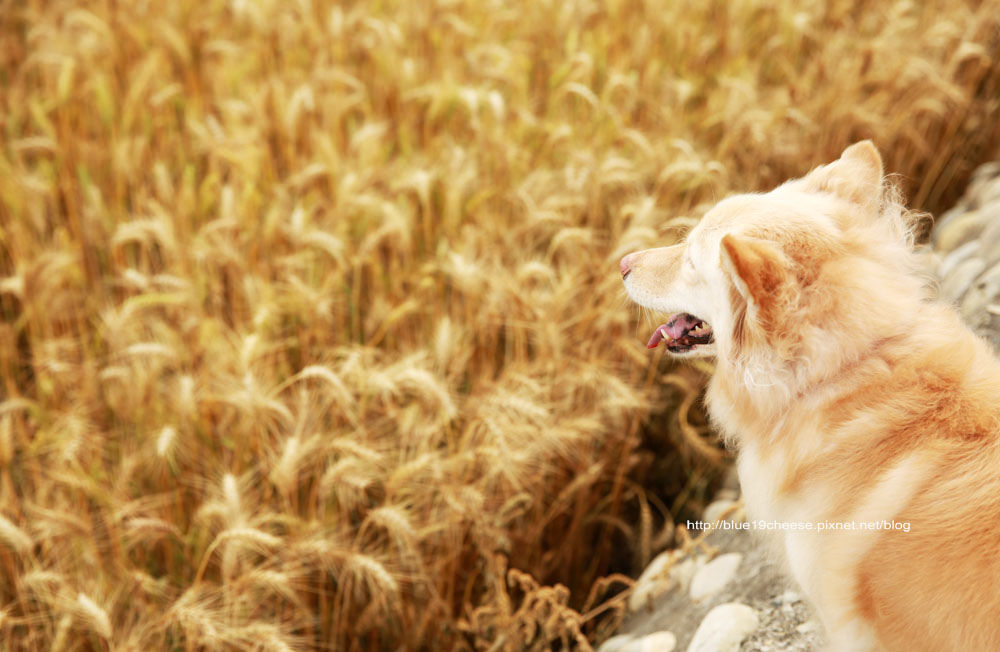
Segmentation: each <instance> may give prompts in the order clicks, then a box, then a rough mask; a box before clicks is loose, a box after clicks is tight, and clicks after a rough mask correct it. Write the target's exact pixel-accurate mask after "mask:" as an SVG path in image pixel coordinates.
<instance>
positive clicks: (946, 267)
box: [937, 240, 979, 278]
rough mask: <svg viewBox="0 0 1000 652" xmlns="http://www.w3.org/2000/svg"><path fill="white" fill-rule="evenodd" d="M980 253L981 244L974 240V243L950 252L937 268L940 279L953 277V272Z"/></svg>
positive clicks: (967, 243) (968, 243)
mask: <svg viewBox="0 0 1000 652" xmlns="http://www.w3.org/2000/svg"><path fill="white" fill-rule="evenodd" d="M978 251H979V242H978V241H976V240H973V241H972V242H966V243H965V244H964V245H962V246H961V247H959V248H958V249H955V250H954V251H952V252H950V253H949V254H948V255H946V256H945V257H944V258H942V259H941V262H940V263H938V266H937V274H938V278H947V277H948V276H950V275H951V273H952V271H953V270H954V269H955V268H956V267H958V264H959V263H962V262H965V260H967V259H968V258H971V257H972V256H974V255H975V254H976V252H978Z"/></svg>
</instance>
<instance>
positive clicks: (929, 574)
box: [621, 141, 1000, 652]
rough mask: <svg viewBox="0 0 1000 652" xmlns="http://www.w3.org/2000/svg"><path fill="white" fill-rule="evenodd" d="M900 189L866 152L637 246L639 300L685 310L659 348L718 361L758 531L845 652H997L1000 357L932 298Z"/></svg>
mask: <svg viewBox="0 0 1000 652" xmlns="http://www.w3.org/2000/svg"><path fill="white" fill-rule="evenodd" d="M896 197H897V195H896V194H895V192H894V190H893V189H892V188H891V187H890V186H888V185H886V184H885V183H884V182H883V179H882V160H881V158H880V157H879V154H878V151H877V150H876V149H875V147H874V146H873V145H872V144H871V142H868V141H865V142H862V143H858V144H855V145H852V146H851V147H849V148H847V149H846V150H845V151H844V153H843V154H842V156H841V157H840V159H838V160H837V161H834V162H833V163H830V164H829V165H826V166H822V167H819V168H817V169H816V170H813V171H812V172H811V173H809V174H808V175H807V176H805V177H803V178H802V179H796V180H793V181H789V182H787V183H785V184H784V185H782V186H780V187H779V188H777V189H775V190H773V191H771V192H769V193H766V194H752V195H739V196H734V197H730V198H728V199H725V200H724V201H722V202H719V204H717V205H716V206H715V207H714V208H712V210H710V211H709V212H708V213H707V214H706V215H705V217H704V219H702V220H701V222H700V223H699V224H698V225H697V226H696V227H695V228H694V229H692V231H691V232H690V234H689V235H688V237H687V240H686V242H684V243H683V244H679V245H675V246H672V247H663V248H660V249H649V250H646V251H640V252H637V253H633V254H629V255H628V256H626V257H625V258H623V259H622V261H621V269H622V274H623V276H624V283H625V288H626V290H627V291H628V294H629V295H630V296H631V297H632V299H633V300H635V301H636V302H638V303H640V304H641V305H643V306H646V307H647V308H651V309H654V310H658V311H662V312H664V313H667V314H669V315H670V317H669V318H668V320H667V322H666V323H665V324H663V325H662V326H660V327H659V328H657V329H656V331H655V332H654V334H653V337H652V338H651V339H650V341H649V346H650V347H655V346H657V345H659V344H660V343H661V342H663V343H664V344H665V345H666V347H667V350H668V351H670V353H672V354H673V355H675V356H678V357H681V358H684V357H695V356H714V357H715V359H716V371H715V374H714V375H713V377H712V380H711V383H710V385H709V388H708V393H707V403H708V407H709V412H710V414H711V417H712V419H713V421H714V423H715V424H716V425H717V427H718V429H719V430H720V431H721V432H722V433H723V435H724V437H725V438H726V440H727V442H728V443H730V444H731V445H733V446H734V447H735V448H736V449H737V450H738V470H739V477H740V482H741V484H742V486H743V493H744V498H745V501H746V507H747V511H748V515H749V519H750V521H751V524H757V525H759V526H762V527H763V529H764V531H766V532H768V533H769V536H768V539H769V540H770V541H772V542H773V543H774V544H775V545H774V547H775V549H776V550H777V551H779V552H780V553H781V555H782V556H783V558H784V561H785V562H786V565H787V569H788V571H789V573H790V574H791V576H792V577H794V579H795V580H796V581H797V582H798V584H799V585H800V586H801V588H802V591H803V592H804V593H805V595H806V596H808V598H809V599H810V601H811V602H812V603H813V605H814V606H815V608H816V611H817V612H818V614H819V616H820V618H821V620H822V622H823V623H824V625H825V627H826V630H827V634H828V638H829V646H830V647H829V649H830V650H831V651H832V652H852V651H855V650H858V651H860V650H864V651H869V650H886V651H896V650H901V651H906V652H917V651H921V650H927V651H934V652H944V651H951V650H961V651H963V652H969V651H983V652H997V651H1000V363H998V362H997V360H996V359H995V358H994V357H993V355H992V354H991V352H990V350H989V349H988V347H987V345H986V344H985V343H984V342H983V341H981V340H980V339H978V338H977V337H976V336H975V335H973V333H972V332H971V331H969V330H968V329H967V328H966V327H965V326H964V325H963V324H962V322H961V321H960V319H959V317H958V316H957V314H956V313H955V311H954V310H952V309H951V308H950V307H949V306H947V305H944V304H942V303H940V302H937V301H935V300H933V299H932V298H931V293H930V292H929V291H928V289H927V284H926V283H925V280H924V278H922V276H921V274H920V273H919V269H920V266H919V265H918V263H917V260H916V256H915V254H914V253H913V251H912V237H911V235H910V234H911V225H910V224H909V221H910V214H909V213H908V212H907V211H906V210H905V209H904V208H903V206H902V205H901V204H900V202H899V201H898V200H897V198H896ZM760 521H763V522H764V523H759V522H760ZM782 528H788V529H782ZM793 528H795V529H793Z"/></svg>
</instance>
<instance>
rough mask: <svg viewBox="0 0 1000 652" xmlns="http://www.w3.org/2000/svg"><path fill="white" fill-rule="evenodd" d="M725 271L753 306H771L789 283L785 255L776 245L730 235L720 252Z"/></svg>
mask: <svg viewBox="0 0 1000 652" xmlns="http://www.w3.org/2000/svg"><path fill="white" fill-rule="evenodd" d="M719 255H720V257H721V259H722V261H721V262H722V269H723V271H724V272H725V273H726V274H727V275H728V276H729V277H730V278H731V279H732V281H733V285H734V286H735V287H736V291H737V292H739V293H740V295H741V296H742V297H743V299H744V300H745V301H746V302H747V303H748V304H750V305H753V306H756V307H758V308H766V307H768V306H770V305H771V304H772V303H773V302H774V300H775V299H776V298H777V295H778V291H779V290H780V289H781V287H782V286H783V285H784V284H785V283H786V282H787V280H788V270H787V268H786V266H785V263H784V260H783V258H784V257H783V256H782V254H781V252H780V251H778V250H777V249H776V248H775V247H774V245H772V244H771V243H769V242H766V241H764V240H758V239H756V238H750V237H744V236H735V235H732V234H730V233H727V234H726V235H724V236H723V237H722V248H721V251H720V253H719Z"/></svg>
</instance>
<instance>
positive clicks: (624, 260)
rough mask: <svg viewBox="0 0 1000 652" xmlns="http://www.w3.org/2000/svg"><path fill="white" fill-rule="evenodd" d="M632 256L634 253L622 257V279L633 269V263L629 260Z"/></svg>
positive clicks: (620, 264)
mask: <svg viewBox="0 0 1000 652" xmlns="http://www.w3.org/2000/svg"><path fill="white" fill-rule="evenodd" d="M631 257H632V254H628V255H626V256H625V257H623V258H622V259H621V262H619V263H618V267H619V268H620V269H621V270H622V279H624V278H625V277H626V276H628V275H629V272H631V271H632V265H631V263H630V262H629V259H630V258H631Z"/></svg>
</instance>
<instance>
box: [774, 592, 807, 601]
mask: <svg viewBox="0 0 1000 652" xmlns="http://www.w3.org/2000/svg"><path fill="white" fill-rule="evenodd" d="M778 601H779V602H780V603H782V604H793V603H795V602H802V596H800V595H799V594H798V593H796V592H795V591H785V592H784V593H782V594H781V595H779V596H778Z"/></svg>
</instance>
